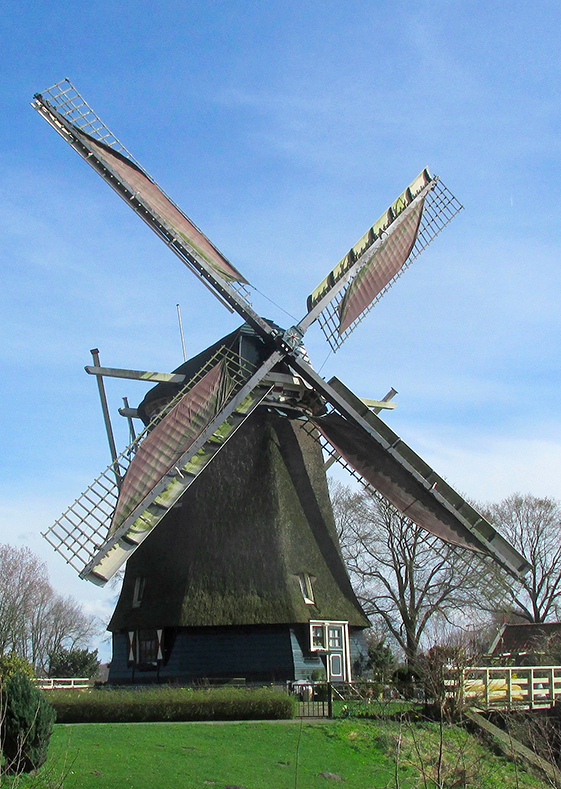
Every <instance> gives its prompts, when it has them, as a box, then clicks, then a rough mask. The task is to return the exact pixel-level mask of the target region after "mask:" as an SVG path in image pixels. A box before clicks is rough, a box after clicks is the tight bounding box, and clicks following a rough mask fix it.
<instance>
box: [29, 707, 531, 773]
mask: <svg viewBox="0 0 561 789" xmlns="http://www.w3.org/2000/svg"><path fill="white" fill-rule="evenodd" d="M438 731H439V730H438V725H437V724H434V723H432V724H428V723H427V724H425V723H423V724H411V725H410V724H406V725H405V726H402V727H401V728H400V725H399V724H398V723H396V722H393V721H392V722H387V721H385V722H382V721H380V722H370V721H353V720H343V721H324V722H321V723H303V724H301V723H300V722H278V723H272V722H271V723H269V722H259V723H239V724H234V723H225V724H219V723H210V724H205V723H137V724H127V723H117V724H112V723H101V724H58V725H57V726H56V727H55V733H54V735H53V739H52V742H51V748H50V754H49V761H48V763H47V773H48V774H49V775H48V776H47V777H49V778H50V780H51V781H54V780H55V779H56V778H57V777H58V778H60V776H61V775H62V774H63V773H64V774H65V775H66V777H65V780H64V787H65V789H73V788H74V787H76V788H77V787H80V789H93V787H95V788H96V789H100V788H101V787H103V789H105V788H106V787H108V788H110V789H168V788H169V789H172V787H173V789H206V787H212V786H215V787H218V788H219V789H224V787H226V786H229V787H234V786H235V787H247V789H293V788H294V787H295V777H296V763H297V762H298V774H297V784H296V785H297V786H298V787H300V789H314V787H323V788H324V789H328V787H329V786H345V787H346V788H347V789H388V788H391V789H395V787H396V775H397V778H398V780H399V783H398V786H399V787H400V789H413V787H417V786H422V785H423V782H422V780H421V781H419V777H420V776H419V769H418V768H419V765H424V768H425V771H426V774H427V775H428V774H430V771H431V770H433V769H434V763H435V761H436V754H437V753H438V743H439V738H438ZM398 744H399V746H400V762H399V767H398V770H397V773H396V768H395V758H394V757H395V754H396V748H397V746H398ZM445 753H446V756H445V765H446V769H447V770H448V772H449V775H450V782H449V783H448V784H446V785H447V786H458V787H460V786H464V785H465V786H469V787H482V788H484V789H495V787H498V786H499V787H500V788H501V789H508V788H509V787H513V789H514V787H517V789H537V787H540V786H543V784H542V783H541V782H540V781H538V780H536V779H534V778H532V777H531V776H529V775H528V774H527V773H526V772H525V771H524V770H523V769H522V768H515V766H514V765H513V764H512V763H510V762H507V761H506V760H504V759H502V758H501V757H498V756H495V755H492V754H491V753H490V752H489V751H487V750H486V749H485V748H484V747H483V746H481V745H480V744H479V743H478V742H477V741H475V739H474V738H472V737H471V735H469V734H467V733H466V732H464V731H462V730H457V729H455V730H449V731H448V730H447V737H446V745H445ZM297 754H298V756H297ZM462 771H463V772H462ZM321 773H323V774H324V775H323V776H321ZM328 774H331V777H329V775H328ZM462 775H465V776H466V777H467V780H468V783H454V781H457V779H458V777H460V778H461V776H462ZM333 776H341V777H342V778H343V779H344V781H342V780H340V779H339V780H338V779H337V778H336V777H333ZM47 777H46V778H45V780H44V781H42V782H41V786H45V787H47V786H49V785H51V786H54V785H55V783H50V784H49V783H48V782H47ZM35 781H36V779H35ZM24 785H25V783H24ZM34 785H37V784H36V783H35V784H34ZM432 785H433V784H431V783H430V782H429V783H428V784H427V786H428V787H430V786H432Z"/></svg>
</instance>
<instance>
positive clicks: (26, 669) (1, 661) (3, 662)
mask: <svg viewBox="0 0 561 789" xmlns="http://www.w3.org/2000/svg"><path fill="white" fill-rule="evenodd" d="M18 671H21V672H23V673H24V674H25V675H26V676H28V677H29V678H30V679H33V677H34V676H35V672H34V671H33V666H32V665H31V663H30V662H29V660H26V659H25V658H22V657H19V655H16V654H15V653H14V652H10V654H9V655H0V680H4V682H5V681H6V680H7V679H8V678H9V677H11V676H12V675H13V674H16V673H17V672H18Z"/></svg>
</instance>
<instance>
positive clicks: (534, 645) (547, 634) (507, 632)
mask: <svg viewBox="0 0 561 789" xmlns="http://www.w3.org/2000/svg"><path fill="white" fill-rule="evenodd" d="M553 640H555V641H556V646H557V648H558V645H559V643H560V642H561V622H533V623H529V622H524V623H522V624H518V625H510V624H504V625H503V626H502V627H501V629H500V630H499V632H498V633H497V636H496V638H495V640H494V641H493V643H492V645H491V648H490V650H489V653H490V654H491V655H494V656H510V655H526V654H534V653H540V652H547V651H548V647H549V648H550V647H551V646H552V641H553Z"/></svg>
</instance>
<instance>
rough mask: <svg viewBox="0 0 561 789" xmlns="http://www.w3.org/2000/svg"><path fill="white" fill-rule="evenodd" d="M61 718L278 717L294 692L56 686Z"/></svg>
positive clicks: (52, 696) (289, 710)
mask: <svg viewBox="0 0 561 789" xmlns="http://www.w3.org/2000/svg"><path fill="white" fill-rule="evenodd" d="M46 696H47V697H48V699H49V701H50V702H51V703H52V705H53V707H54V708H55V710H56V713H57V723H139V722H152V721H212V720H214V721H229V720H275V719H281V718H284V719H287V718H293V717H294V711H295V702H294V699H293V698H292V697H291V696H288V695H287V694H286V693H283V692H281V691H278V690H273V689H271V688H258V689H255V690H253V689H252V690H248V689H246V688H208V689H200V690H199V689H197V690H192V689H189V688H170V687H157V688H142V689H140V688H135V689H129V688H126V689H125V688H118V689H117V688H115V689H107V690H106V689H97V688H93V689H91V690H83V691H82V690H53V691H47V692H46Z"/></svg>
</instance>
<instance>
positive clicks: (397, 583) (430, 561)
mask: <svg viewBox="0 0 561 789" xmlns="http://www.w3.org/2000/svg"><path fill="white" fill-rule="evenodd" d="M332 493H333V504H334V512H335V516H336V520H337V523H338V527H339V531H340V537H341V548H342V551H343V555H344V557H345V560H346V562H347V566H348V568H349V571H350V573H351V576H352V578H353V581H354V585H355V589H356V591H357V594H358V596H359V598H360V600H361V602H362V605H363V607H364V609H365V611H366V613H367V614H368V615H369V616H371V617H374V618H376V619H381V620H382V621H383V622H384V624H385V626H386V628H387V629H388V631H389V632H390V633H391V635H392V636H393V638H394V639H395V641H396V642H397V643H398V645H399V646H400V647H401V649H402V650H403V652H404V653H405V656H406V659H407V663H408V665H409V667H410V668H412V669H414V668H415V663H416V661H417V657H418V653H419V649H420V644H421V639H422V637H423V635H424V634H425V632H426V631H427V627H428V625H429V623H430V622H431V621H432V620H433V619H434V618H435V617H437V616H438V617H440V618H444V619H448V620H450V619H452V618H454V619H455V620H456V621H457V619H458V612H461V611H465V609H466V608H467V607H468V606H470V605H471V604H472V603H473V596H474V589H475V588H477V587H478V586H479V585H480V584H481V583H482V581H483V579H484V577H485V575H486V574H487V573H488V570H487V568H486V565H485V563H484V562H483V561H482V560H481V559H480V558H478V557H476V556H474V555H473V554H471V553H470V552H467V551H460V550H458V549H456V548H454V547H452V546H450V545H447V544H445V543H443V542H442V541H441V540H439V539H438V538H436V537H433V536H432V535H430V534H428V533H427V532H426V531H425V530H424V529H422V528H421V527H419V526H417V525H416V524H415V523H413V521H411V520H410V519H409V518H407V517H405V516H404V515H402V514H401V513H399V512H398V511H397V510H396V509H395V508H394V507H392V505H391V504H389V503H388V502H387V501H385V500H384V499H381V498H379V497H378V496H375V495H372V494H370V493H367V492H364V493H362V492H353V491H351V490H350V489H348V488H345V486H342V485H341V484H340V483H336V484H335V485H334V486H332Z"/></svg>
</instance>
